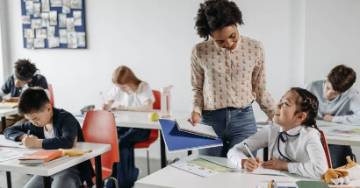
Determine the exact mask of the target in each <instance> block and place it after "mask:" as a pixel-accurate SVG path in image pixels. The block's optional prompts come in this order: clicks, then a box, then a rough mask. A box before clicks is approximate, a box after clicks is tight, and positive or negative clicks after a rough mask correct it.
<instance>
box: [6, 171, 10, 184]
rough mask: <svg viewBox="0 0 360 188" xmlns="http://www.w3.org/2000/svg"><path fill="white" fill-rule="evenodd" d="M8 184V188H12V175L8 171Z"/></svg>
mask: <svg viewBox="0 0 360 188" xmlns="http://www.w3.org/2000/svg"><path fill="white" fill-rule="evenodd" d="M6 182H7V187H8V188H11V173H10V172H9V171H6Z"/></svg>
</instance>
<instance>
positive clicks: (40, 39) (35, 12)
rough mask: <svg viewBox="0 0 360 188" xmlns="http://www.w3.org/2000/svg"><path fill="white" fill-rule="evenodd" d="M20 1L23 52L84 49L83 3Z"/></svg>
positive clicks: (74, 1) (44, 0) (77, 1)
mask: <svg viewBox="0 0 360 188" xmlns="http://www.w3.org/2000/svg"><path fill="white" fill-rule="evenodd" d="M20 1H21V15H22V28H23V43H24V44H23V45H24V48H28V49H44V48H65V49H84V48H87V41H86V27H85V0H20Z"/></svg>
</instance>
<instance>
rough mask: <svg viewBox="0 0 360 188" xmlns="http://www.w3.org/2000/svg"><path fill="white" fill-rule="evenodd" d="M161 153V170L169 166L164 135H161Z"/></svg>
mask: <svg viewBox="0 0 360 188" xmlns="http://www.w3.org/2000/svg"><path fill="white" fill-rule="evenodd" d="M160 153H161V168H164V167H166V165H167V159H166V150H165V142H164V138H163V136H162V134H160Z"/></svg>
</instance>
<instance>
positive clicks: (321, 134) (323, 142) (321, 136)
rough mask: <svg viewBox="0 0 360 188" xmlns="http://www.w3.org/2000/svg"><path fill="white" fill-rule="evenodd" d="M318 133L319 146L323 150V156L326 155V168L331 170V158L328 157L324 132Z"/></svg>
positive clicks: (327, 146) (328, 151) (328, 152)
mask: <svg viewBox="0 0 360 188" xmlns="http://www.w3.org/2000/svg"><path fill="white" fill-rule="evenodd" d="M319 132H320V141H321V144H322V146H323V148H324V151H325V155H326V162H327V164H328V167H329V168H332V161H331V156H330V150H329V145H328V143H327V140H326V137H325V134H324V132H323V131H322V130H319Z"/></svg>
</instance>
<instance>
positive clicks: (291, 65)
mask: <svg viewBox="0 0 360 188" xmlns="http://www.w3.org/2000/svg"><path fill="white" fill-rule="evenodd" d="M6 2H7V10H8V14H7V15H8V17H7V20H8V22H9V23H8V27H7V28H8V33H9V34H10V37H9V38H10V40H9V43H8V47H9V49H10V60H11V62H14V61H15V60H16V59H18V58H29V59H31V60H32V61H34V62H36V64H37V66H38V68H39V69H40V70H41V73H42V74H44V75H45V76H46V77H47V78H48V80H49V82H50V83H52V84H53V86H54V91H55V101H56V105H57V106H59V107H63V108H65V109H67V110H70V111H72V112H75V111H77V110H79V109H80V108H81V107H82V106H84V105H86V104H94V103H95V104H99V103H100V102H101V97H100V95H99V92H100V91H106V90H107V89H108V88H109V86H110V84H111V73H112V71H113V69H114V68H115V67H117V66H118V65H120V64H126V65H128V66H130V67H131V68H133V69H134V71H135V72H136V73H137V74H138V75H139V76H140V78H141V79H143V80H146V81H148V82H149V83H151V85H152V86H153V87H154V88H160V87H162V86H164V85H167V84H173V85H174V86H175V87H174V91H173V105H172V106H173V109H174V110H177V111H188V112H190V111H191V96H192V94H191V87H190V52H191V49H192V47H193V46H194V45H195V44H196V43H197V42H199V41H201V39H199V38H198V37H197V35H196V31H195V29H194V18H195V15H196V12H197V9H198V7H199V3H200V2H201V1H200V0H191V1H190V0H187V1H177V0H152V1H146V0H142V1H141V0H101V1H99V0H86V23H87V39H88V47H89V48H88V49H86V50H69V49H45V50H29V49H24V48H23V47H22V28H21V13H20V0H15V1H14V0H6ZM236 2H237V4H238V6H239V7H240V9H241V10H242V11H243V15H244V21H245V25H244V26H242V27H241V29H240V32H241V34H243V35H247V36H249V37H253V38H255V39H258V40H260V41H262V42H263V44H264V47H265V51H266V65H267V79H268V88H269V91H270V93H272V95H273V96H274V98H275V99H276V100H278V99H279V98H280V96H281V95H282V94H283V93H284V92H285V90H286V89H288V88H289V87H290V86H292V85H299V84H302V82H303V74H302V71H301V72H297V70H298V69H299V68H300V69H301V67H304V66H303V58H302V57H303V44H302V43H303V41H304V40H302V38H303V35H302V30H303V25H304V23H303V20H304V0H301V1H291V0H277V1H268V0H237V1H236ZM298 7H300V9H299V8H298ZM255 109H256V116H257V117H258V119H262V120H264V119H265V118H266V117H265V115H264V114H263V113H262V112H261V111H260V110H259V108H258V106H257V105H255ZM158 151H159V148H158V144H155V145H153V147H152V153H158ZM155 157H159V156H158V155H156V156H155ZM170 157H172V155H170Z"/></svg>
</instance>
